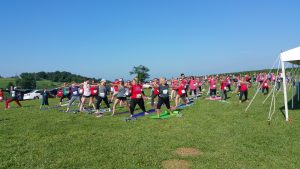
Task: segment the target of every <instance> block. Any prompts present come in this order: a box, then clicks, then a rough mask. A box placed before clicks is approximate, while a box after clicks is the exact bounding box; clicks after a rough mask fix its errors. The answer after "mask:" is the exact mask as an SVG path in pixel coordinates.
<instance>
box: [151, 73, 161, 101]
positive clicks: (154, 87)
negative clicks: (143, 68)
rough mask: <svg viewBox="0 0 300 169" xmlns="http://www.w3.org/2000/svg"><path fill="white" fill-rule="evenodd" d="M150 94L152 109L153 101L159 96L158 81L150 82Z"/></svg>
mask: <svg viewBox="0 0 300 169" xmlns="http://www.w3.org/2000/svg"><path fill="white" fill-rule="evenodd" d="M151 85H152V93H151V106H152V107H154V99H155V98H156V97H157V96H158V95H159V91H158V87H157V86H159V82H158V79H156V78H155V79H154V80H153V82H152V84H151Z"/></svg>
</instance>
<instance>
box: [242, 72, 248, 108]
mask: <svg viewBox="0 0 300 169" xmlns="http://www.w3.org/2000/svg"><path fill="white" fill-rule="evenodd" d="M248 85H249V83H248V82H247V81H246V79H245V77H243V78H242V80H241V81H240V103H242V102H243V96H245V101H248Z"/></svg>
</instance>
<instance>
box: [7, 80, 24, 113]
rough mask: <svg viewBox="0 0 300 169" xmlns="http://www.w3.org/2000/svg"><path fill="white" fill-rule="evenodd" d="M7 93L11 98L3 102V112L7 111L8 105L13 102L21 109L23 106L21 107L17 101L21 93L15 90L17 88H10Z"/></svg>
mask: <svg viewBox="0 0 300 169" xmlns="http://www.w3.org/2000/svg"><path fill="white" fill-rule="evenodd" d="M9 93H10V95H11V97H10V98H8V99H7V100H6V101H5V110H7V109H8V107H9V103H10V102H13V101H15V102H16V103H17V105H18V106H19V107H20V108H23V106H22V105H21V103H20V101H19V98H20V96H21V91H19V90H17V87H13V86H11V89H10V91H9Z"/></svg>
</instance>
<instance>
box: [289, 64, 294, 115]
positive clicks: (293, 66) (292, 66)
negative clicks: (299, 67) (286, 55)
mask: <svg viewBox="0 0 300 169" xmlns="http://www.w3.org/2000/svg"><path fill="white" fill-rule="evenodd" d="M294 69H295V68H294V64H292V70H294ZM294 75H295V70H294V71H292V77H290V78H291V82H292V83H291V85H292V109H294V86H293V78H295V77H294Z"/></svg>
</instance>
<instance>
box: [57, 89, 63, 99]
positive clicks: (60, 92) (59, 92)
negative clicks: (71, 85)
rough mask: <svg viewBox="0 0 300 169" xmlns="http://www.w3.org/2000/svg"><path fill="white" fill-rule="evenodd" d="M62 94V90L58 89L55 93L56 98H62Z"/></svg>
mask: <svg viewBox="0 0 300 169" xmlns="http://www.w3.org/2000/svg"><path fill="white" fill-rule="evenodd" d="M63 95H64V94H63V90H62V89H60V90H59V91H58V92H57V96H58V97H62V96H63Z"/></svg>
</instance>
